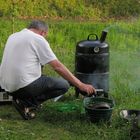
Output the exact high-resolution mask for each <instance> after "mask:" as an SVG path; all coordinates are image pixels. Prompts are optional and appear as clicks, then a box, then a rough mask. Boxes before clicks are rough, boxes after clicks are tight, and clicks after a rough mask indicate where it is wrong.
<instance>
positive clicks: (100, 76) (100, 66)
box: [75, 31, 109, 97]
mask: <svg viewBox="0 0 140 140" xmlns="http://www.w3.org/2000/svg"><path fill="white" fill-rule="evenodd" d="M106 35H107V32H106V31H102V35H101V37H100V39H98V36H97V35H96V34H90V35H88V38H87V40H82V41H80V42H78V43H77V46H76V53H75V76H76V77H77V78H78V79H80V80H81V81H82V82H84V83H89V84H92V85H93V86H94V87H95V88H96V89H97V90H98V89H100V91H101V90H102V93H104V95H105V96H106V97H108V92H109V46H108V44H107V43H106V42H105V39H106ZM91 36H92V37H93V36H94V37H95V39H91ZM79 93H82V92H81V91H80V90H79V89H77V88H76V96H78V95H79ZM82 94H85V93H82Z"/></svg>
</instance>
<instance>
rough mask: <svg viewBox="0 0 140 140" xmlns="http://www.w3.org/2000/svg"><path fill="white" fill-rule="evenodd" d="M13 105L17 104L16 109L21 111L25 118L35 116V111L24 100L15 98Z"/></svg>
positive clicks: (28, 118)
mask: <svg viewBox="0 0 140 140" xmlns="http://www.w3.org/2000/svg"><path fill="white" fill-rule="evenodd" d="M13 105H14V106H15V108H16V110H17V111H18V112H19V113H20V115H21V116H22V118H23V119H25V120H30V119H34V118H35V113H33V112H31V109H30V108H29V107H26V106H25V105H24V101H22V100H20V99H15V100H13Z"/></svg>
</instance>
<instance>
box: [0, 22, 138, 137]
mask: <svg viewBox="0 0 140 140" xmlns="http://www.w3.org/2000/svg"><path fill="white" fill-rule="evenodd" d="M139 21H140V20H138V21H134V22H132V21H129V22H108V23H91V22H87V23H86V22H81V23H78V22H71V21H70V22H68V21H63V22H52V21H48V23H49V27H50V30H49V31H50V33H49V36H48V40H49V42H50V44H51V47H52V49H53V50H54V52H55V53H56V55H57V56H58V58H59V59H60V60H61V61H62V62H63V63H64V64H65V65H66V66H67V67H68V68H69V69H70V70H71V71H72V72H74V55H75V47H76V43H77V42H78V41H80V40H85V39H86V38H87V36H88V34H90V33H97V34H98V35H99V36H100V33H101V31H102V30H103V29H105V28H106V27H109V32H108V36H107V42H108V43H109V46H110V71H109V72H110V92H109V95H111V96H112V97H113V98H114V100H115V108H114V110H113V114H112V119H111V123H110V124H106V123H100V124H98V125H97V124H93V123H91V122H90V121H89V120H88V119H87V117H86V116H85V111H84V108H83V97H82V96H80V97H79V98H78V99H77V98H76V97H75V91H74V89H73V88H71V89H70V90H69V92H68V93H67V94H66V95H65V98H64V99H63V100H62V101H58V102H53V100H48V101H46V102H44V104H43V108H42V109H41V110H40V111H39V112H38V113H37V117H36V118H35V119H34V120H30V121H24V120H22V118H21V117H20V115H19V114H18V112H17V111H16V110H15V108H14V107H13V106H12V105H1V106H0V118H1V119H0V140H28V139H30V140H89V139H91V140H99V139H100V140H109V139H110V140H131V138H130V136H129V132H130V128H131V125H130V124H129V123H126V122H125V121H124V120H122V119H121V118H120V116H119V112H120V110H121V109H140V74H139V72H140V63H139V58H140V28H139V27H140V22H139ZM27 22H28V21H20V20H15V23H14V27H15V28H14V30H15V31H19V30H20V29H22V28H23V27H25V25H26V23H27ZM0 32H1V35H0V41H1V44H0V50H1V52H0V58H1V56H2V51H3V49H4V44H5V41H6V39H7V37H8V35H10V34H11V32H12V25H11V21H8V20H2V19H1V22H0ZM44 73H45V74H48V75H55V76H58V75H57V74H56V73H54V72H52V70H51V69H50V68H49V67H48V66H46V67H45V69H44ZM68 107H69V108H68Z"/></svg>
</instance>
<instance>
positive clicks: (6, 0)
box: [0, 0, 140, 20]
mask: <svg viewBox="0 0 140 140" xmlns="http://www.w3.org/2000/svg"><path fill="white" fill-rule="evenodd" d="M139 7H140V1H139V0H117V1H116V0H47V1H46V0H39V1H38V0H1V1H0V16H8V17H11V16H15V17H22V18H29V17H37V18H53V19H55V18H57V19H58V18H69V19H70V18H71V19H72V18H76V19H77V18H78V19H81V18H82V19H94V20H99V19H102V18H110V17H128V16H139V15H140V8H139Z"/></svg>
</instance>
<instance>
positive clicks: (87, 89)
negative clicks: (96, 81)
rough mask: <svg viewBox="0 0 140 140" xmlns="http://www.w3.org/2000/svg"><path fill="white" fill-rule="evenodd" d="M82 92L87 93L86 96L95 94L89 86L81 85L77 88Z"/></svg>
mask: <svg viewBox="0 0 140 140" xmlns="http://www.w3.org/2000/svg"><path fill="white" fill-rule="evenodd" d="M79 89H80V90H81V91H82V92H85V93H87V95H88V96H90V95H93V94H95V93H96V89H95V88H94V87H93V86H92V85H90V84H84V83H82V84H81V85H80V87H79Z"/></svg>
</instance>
